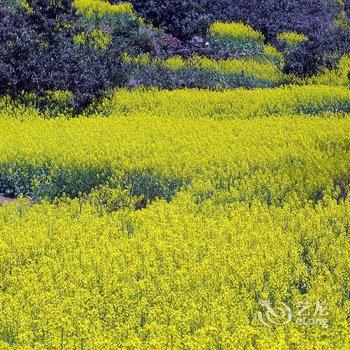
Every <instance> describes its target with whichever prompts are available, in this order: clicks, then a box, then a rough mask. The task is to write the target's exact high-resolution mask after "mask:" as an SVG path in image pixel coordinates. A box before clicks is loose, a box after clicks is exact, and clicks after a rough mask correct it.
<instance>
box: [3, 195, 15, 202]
mask: <svg viewBox="0 0 350 350" xmlns="http://www.w3.org/2000/svg"><path fill="white" fill-rule="evenodd" d="M14 200H15V199H14V198H11V197H4V196H0V204H5V203H12V202H13V201H14Z"/></svg>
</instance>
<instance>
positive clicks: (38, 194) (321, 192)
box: [0, 91, 350, 206]
mask: <svg viewBox="0 0 350 350" xmlns="http://www.w3.org/2000/svg"><path fill="white" fill-rule="evenodd" d="M185 92H186V91H185ZM163 98H164V100H167V99H168V96H167V95H163ZM143 99H145V96H143ZM192 103H194V101H192ZM178 106H179V107H178V109H177V113H176V111H174V112H173V114H172V115H171V114H170V113H168V114H167V115H163V116H156V114H152V113H153V112H151V114H150V112H149V111H147V109H144V110H143V109H142V108H141V106H139V107H140V108H139V110H138V112H137V114H135V113H130V114H129V115H126V116H124V117H123V116H121V115H120V114H115V115H114V116H111V117H110V118H105V117H101V116H96V117H93V118H86V117H81V118H79V119H65V118H56V119H51V120H47V119H43V118H40V117H38V116H37V117H35V116H34V117H33V118H25V119H23V118H22V119H20V118H19V119H15V118H11V117H10V118H3V117H1V120H0V124H1V125H2V127H1V129H0V130H1V131H0V150H1V152H0V154H1V155H0V169H1V172H0V174H1V175H0V192H1V193H2V194H6V195H9V196H18V195H20V194H23V195H26V196H30V197H32V198H33V199H35V200H40V199H42V198H46V197H47V198H50V199H53V198H55V197H60V196H62V195H64V194H67V195H68V196H71V197H76V196H79V195H80V193H83V194H88V193H89V192H90V191H91V190H92V189H93V188H96V187H99V186H101V185H106V184H110V186H111V187H114V186H116V187H118V186H119V187H120V186H121V187H122V188H123V189H125V190H129V191H130V194H131V196H132V197H133V196H136V197H142V196H144V197H145V198H146V200H149V201H152V200H154V199H155V198H164V199H166V200H171V198H172V197H173V196H174V194H175V193H176V192H177V191H178V190H179V189H181V188H189V189H191V191H193V192H192V193H193V195H194V196H195V198H197V199H198V201H200V202H202V201H204V202H205V200H206V199H207V198H216V200H217V201H218V202H222V203H226V204H227V203H230V202H231V201H241V200H243V201H247V202H251V201H254V200H261V201H263V202H265V203H270V204H276V205H277V204H278V205H281V206H283V205H284V204H285V203H286V202H288V201H289V200H293V198H294V197H296V198H298V200H300V201H301V202H307V201H313V202H317V201H319V200H320V199H322V198H323V197H324V196H325V195H330V196H332V197H333V198H338V199H341V198H343V197H344V198H345V197H346V196H347V192H348V186H349V183H350V180H349V177H348V173H349V164H350V163H349V152H348V147H349V143H348V141H347V140H348V133H349V121H348V118H340V117H341V116H339V117H338V116H337V115H336V114H331V115H328V116H327V117H319V116H314V117H312V118H311V117H310V116H306V115H299V116H292V114H290V115H291V116H288V114H284V115H280V117H275V118H255V119H251V120H241V119H234V120H231V119H230V120H222V118H221V120H216V119H214V118H212V117H208V116H207V117H204V116H202V117H200V116H197V117H196V118H194V117H192V118H191V116H190V115H186V114H182V112H181V108H182V107H183V106H181V102H180V100H179V102H178ZM163 107H164V108H166V110H168V109H170V108H171V106H169V105H168V104H166V105H164V106H163ZM172 108H175V107H172ZM159 111H161V110H159ZM216 112H217V113H220V106H219V105H218V106H217V109H216ZM193 135H195V136H193ZM113 184H115V185H113Z"/></svg>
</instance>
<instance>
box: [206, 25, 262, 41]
mask: <svg viewBox="0 0 350 350" xmlns="http://www.w3.org/2000/svg"><path fill="white" fill-rule="evenodd" d="M209 33H210V35H211V36H214V37H222V38H235V39H248V40H255V41H263V40H264V36H263V35H262V34H261V33H260V32H258V31H256V30H254V29H253V28H252V27H250V26H249V25H247V24H244V23H235V22H230V23H225V22H214V23H213V24H212V25H211V26H210V29H209Z"/></svg>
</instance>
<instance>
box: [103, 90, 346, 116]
mask: <svg viewBox="0 0 350 350" xmlns="http://www.w3.org/2000/svg"><path fill="white" fill-rule="evenodd" d="M349 101H350V91H349V89H347V88H345V87H333V86H322V85H321V86H285V87H280V88H275V89H254V90H247V89H235V90H229V91H224V92H217V91H209V90H194V89H183V90H176V91H168V90H162V91H160V90H157V89H154V90H142V89H139V90H132V91H128V90H118V91H117V92H116V93H115V94H114V95H112V97H111V98H108V99H105V100H103V101H102V102H101V103H100V105H99V106H97V107H96V113H97V114H105V115H106V114H107V115H108V114H110V113H113V114H119V115H140V114H141V115H142V114H150V115H162V116H174V117H177V116H189V117H193V118H197V117H200V116H210V117H214V118H218V119H227V118H230V119H232V118H234V119H236V118H240V119H247V118H255V117H258V116H259V117H261V116H271V115H283V114H284V115H288V114H289V115H292V114H303V113H304V114H310V115H312V114H318V113H322V112H328V111H334V112H338V111H339V112H341V111H344V112H348V111H349V110H350V107H349V104H350V102H349Z"/></svg>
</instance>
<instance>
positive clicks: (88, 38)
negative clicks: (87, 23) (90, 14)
mask: <svg viewBox="0 0 350 350" xmlns="http://www.w3.org/2000/svg"><path fill="white" fill-rule="evenodd" d="M74 42H75V43H76V44H80V45H91V46H92V47H94V48H96V49H100V50H105V49H106V48H107V47H108V45H109V44H110V43H111V38H110V36H108V35H107V34H106V33H104V32H103V31H102V30H100V29H93V30H92V31H90V32H88V31H86V32H82V33H80V34H78V35H76V36H75V37H74Z"/></svg>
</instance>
